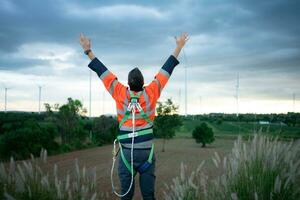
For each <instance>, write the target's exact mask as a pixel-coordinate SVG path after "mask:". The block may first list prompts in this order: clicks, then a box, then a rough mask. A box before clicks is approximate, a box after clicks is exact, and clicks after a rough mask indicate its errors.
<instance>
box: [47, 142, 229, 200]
mask: <svg viewBox="0 0 300 200" xmlns="http://www.w3.org/2000/svg"><path fill="white" fill-rule="evenodd" d="M233 143H234V141H233V140H231V139H218V138H217V139H216V141H215V142H214V143H213V144H211V145H208V146H207V147H206V148H201V144H197V143H196V142H195V140H194V139H189V138H175V139H171V140H168V141H167V142H166V151H165V152H161V149H162V140H160V139H156V140H155V155H156V198H157V199H158V200H160V199H163V191H164V190H165V189H166V188H165V184H170V183H171V182H172V179H173V178H175V177H177V176H179V175H180V165H181V163H183V164H185V165H187V168H188V171H191V170H195V169H196V168H197V167H198V166H199V164H200V163H201V162H202V161H203V160H206V163H205V165H204V168H203V170H205V172H206V173H207V174H208V175H209V176H210V177H214V176H216V175H217V174H218V171H217V169H216V167H215V166H214V165H213V163H212V161H211V158H212V157H213V155H214V152H217V153H218V154H219V155H220V157H223V156H224V155H226V154H227V153H229V152H230V150H231V148H232V147H233ZM111 152H112V145H106V146H102V147H97V148H92V149H86V150H81V151H74V152H70V153H65V154H60V155H55V156H50V157H49V158H48V165H47V168H49V169H50V170H52V169H53V165H54V163H57V165H58V172H59V173H60V174H62V175H63V174H65V173H66V172H67V171H70V172H71V171H72V170H73V169H74V162H75V161H74V160H75V159H76V158H77V159H78V161H79V165H80V167H82V166H86V167H87V169H91V168H93V167H96V171H97V184H98V188H99V192H100V193H103V192H105V193H107V195H108V196H109V197H108V199H117V198H115V197H114V196H113V195H112V193H111V182H110V169H111V164H112V153H111ZM116 163H117V162H116ZM114 178H115V184H118V185H119V182H118V175H117V166H116V167H115V176H114ZM135 180H136V182H135V196H134V200H140V199H142V197H141V193H140V189H139V181H138V177H136V178H135Z"/></svg>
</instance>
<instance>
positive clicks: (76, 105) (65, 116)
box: [45, 98, 87, 144]
mask: <svg viewBox="0 0 300 200" xmlns="http://www.w3.org/2000/svg"><path fill="white" fill-rule="evenodd" d="M45 107H46V112H47V113H48V115H50V116H53V115H54V117H52V120H54V121H55V123H56V125H57V127H58V130H59V133H60V137H61V141H62V143H63V144H66V143H69V144H70V143H72V142H73V143H74V142H77V143H78V140H82V139H85V137H86V135H87V132H86V131H85V130H84V127H83V126H84V125H83V124H82V123H81V121H80V117H81V115H83V114H85V113H86V109H85V108H83V105H82V103H81V102H80V101H79V100H77V99H75V100H73V99H72V98H68V102H67V103H66V104H64V105H62V106H59V105H58V104H55V105H54V106H53V107H51V106H50V105H49V104H45ZM52 108H53V109H54V110H56V111H58V112H57V113H54V112H53V111H52Z"/></svg>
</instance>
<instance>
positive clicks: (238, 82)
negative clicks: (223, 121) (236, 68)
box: [235, 73, 240, 117]
mask: <svg viewBox="0 0 300 200" xmlns="http://www.w3.org/2000/svg"><path fill="white" fill-rule="evenodd" d="M239 88H240V74H239V73H238V74H237V79H236V96H235V98H236V116H237V117H238V116H239Z"/></svg>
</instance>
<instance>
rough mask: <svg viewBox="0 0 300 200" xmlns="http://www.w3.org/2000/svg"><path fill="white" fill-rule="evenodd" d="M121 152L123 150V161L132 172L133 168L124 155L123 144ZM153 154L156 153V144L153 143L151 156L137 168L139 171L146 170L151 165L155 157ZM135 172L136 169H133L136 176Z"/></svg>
mask: <svg viewBox="0 0 300 200" xmlns="http://www.w3.org/2000/svg"><path fill="white" fill-rule="evenodd" d="M120 152H121V158H122V161H123V163H124V164H125V166H126V168H127V169H128V171H130V172H131V170H132V169H131V165H130V164H129V163H128V161H127V159H126V158H125V156H124V153H123V149H122V145H120ZM153 154H154V144H152V147H151V151H150V154H149V157H148V159H147V161H146V162H144V163H143V164H142V165H141V166H140V167H138V168H137V171H138V172H139V173H143V172H145V171H146V170H147V169H148V168H149V167H150V166H151V164H152V159H153ZM135 174H136V170H135V169H133V175H134V176H135Z"/></svg>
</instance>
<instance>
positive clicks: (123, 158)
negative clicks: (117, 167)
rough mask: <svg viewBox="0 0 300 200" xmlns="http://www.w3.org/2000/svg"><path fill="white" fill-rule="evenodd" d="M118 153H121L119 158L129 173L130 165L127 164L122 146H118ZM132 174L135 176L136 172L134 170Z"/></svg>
mask: <svg viewBox="0 0 300 200" xmlns="http://www.w3.org/2000/svg"><path fill="white" fill-rule="evenodd" d="M120 152H121V158H122V161H123V163H124V164H125V166H126V168H127V169H128V170H129V171H130V172H131V165H130V164H129V163H128V161H127V159H126V158H125V156H124V153H123V149H122V145H120ZM133 174H134V175H135V174H136V171H135V170H134V169H133Z"/></svg>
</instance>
